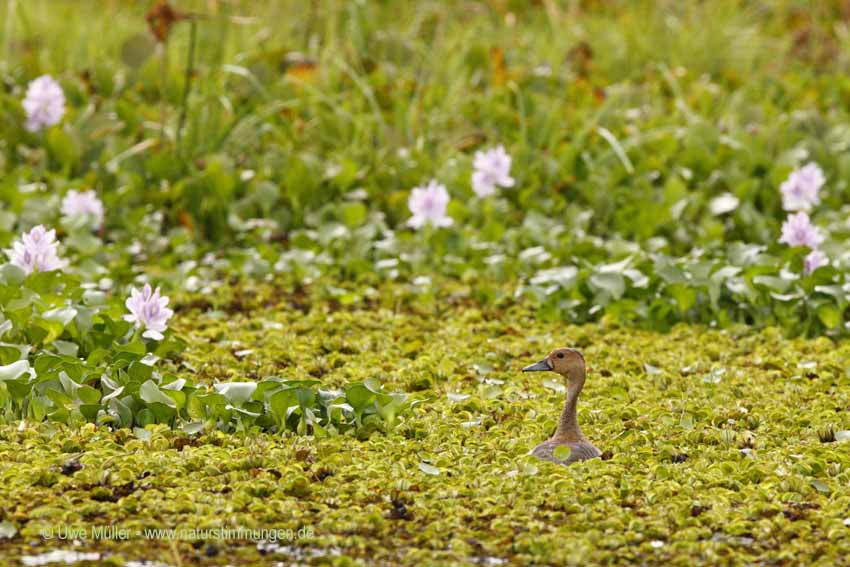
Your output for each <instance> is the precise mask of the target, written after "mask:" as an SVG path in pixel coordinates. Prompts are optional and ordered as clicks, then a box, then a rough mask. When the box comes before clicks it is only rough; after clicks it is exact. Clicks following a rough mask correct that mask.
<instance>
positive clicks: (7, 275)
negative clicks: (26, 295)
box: [0, 264, 27, 286]
mask: <svg viewBox="0 0 850 567" xmlns="http://www.w3.org/2000/svg"><path fill="white" fill-rule="evenodd" d="M0 277H2V279H3V283H5V284H6V285H11V286H17V285H21V284H22V283H23V281H24V280H25V279H26V277H27V273H26V272H25V271H24V270H22V269H21V268H20V267H18V266H16V265H14V264H3V266H2V267H0Z"/></svg>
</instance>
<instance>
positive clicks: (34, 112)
mask: <svg viewBox="0 0 850 567" xmlns="http://www.w3.org/2000/svg"><path fill="white" fill-rule="evenodd" d="M23 106H24V110H26V112H27V123H26V129H27V130H29V131H30V132H38V131H39V130H42V129H43V128H45V127H47V126H53V125H54V124H57V123H58V122H59V121H60V120H62V115H63V114H65V93H64V92H62V87H60V86H59V83H57V82H56V81H54V80H53V77H51V76H50V75H42V76H41V77H39V78H37V79H34V80H33V81H32V82H30V84H29V86H28V87H27V94H26V96H25V97H24V102H23Z"/></svg>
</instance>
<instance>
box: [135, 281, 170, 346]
mask: <svg viewBox="0 0 850 567" xmlns="http://www.w3.org/2000/svg"><path fill="white" fill-rule="evenodd" d="M124 305H126V306H127V309H128V310H129V311H130V314H129V315H124V320H125V321H128V322H130V323H134V324H135V325H136V327H137V328H140V327H144V329H145V332H144V333H142V336H143V337H145V338H148V339H153V340H155V341H159V340H162V339H163V337H164V335H163V334H162V333H163V331H165V330H166V329H167V328H168V325H166V321H168V319H169V317H171V316H172V315H174V311H172V310H171V309H168V307H166V306H167V305H168V297H163V296H161V295H160V293H159V288H156V290H151V286H150V284H145V287H143V288H142V291H139V290H137V289H136V288H132V289H131V290H130V297H128V298H127V301H126V302H124Z"/></svg>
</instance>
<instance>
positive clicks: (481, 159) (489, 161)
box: [472, 146, 514, 197]
mask: <svg viewBox="0 0 850 567" xmlns="http://www.w3.org/2000/svg"><path fill="white" fill-rule="evenodd" d="M472 166H473V167H474V168H475V171H474V172H473V173H472V190H473V191H475V194H476V195H478V196H479V197H486V196H487V195H492V194H494V193H495V192H496V187H513V185H514V179H513V177H511V176H510V173H511V156H509V155H508V154H507V152H505V148H504V147H503V146H498V147H496V148H494V149H492V150H487V151H481V152H475V160H474V162H473V164H472Z"/></svg>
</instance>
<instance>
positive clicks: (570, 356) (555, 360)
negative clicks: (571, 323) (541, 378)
mask: <svg viewBox="0 0 850 567" xmlns="http://www.w3.org/2000/svg"><path fill="white" fill-rule="evenodd" d="M522 371H523V372H557V373H558V374H560V375H561V376H566V377H567V378H572V377H573V376H578V375H579V374H580V373H581V374H584V372H585V371H586V368H585V363H584V357H583V356H582V355H581V353H580V352H579V351H577V350H576V349H574V348H556V349H555V350H553V351H552V352H550V353H549V355H548V356H547V357H546V358H544V359H543V360H541V361H540V362H535V363H534V364H532V365H531V366H526V367H525V368H523V369H522Z"/></svg>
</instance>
